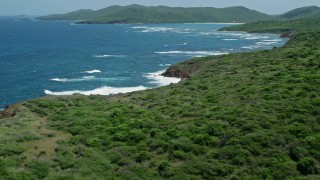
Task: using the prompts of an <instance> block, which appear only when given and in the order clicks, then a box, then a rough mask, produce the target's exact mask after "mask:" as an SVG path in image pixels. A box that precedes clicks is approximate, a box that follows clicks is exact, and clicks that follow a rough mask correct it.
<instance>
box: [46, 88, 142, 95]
mask: <svg viewBox="0 0 320 180" xmlns="http://www.w3.org/2000/svg"><path fill="white" fill-rule="evenodd" d="M146 89H148V88H147V87H144V86H137V87H121V88H116V87H109V86H103V87H100V88H97V89H93V90H88V91H82V90H73V91H60V92H53V91H50V90H45V91H44V93H45V94H47V95H54V96H61V95H73V94H83V95H112V94H119V93H128V92H133V91H142V90H146Z"/></svg>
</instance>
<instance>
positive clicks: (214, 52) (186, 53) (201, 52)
mask: <svg viewBox="0 0 320 180" xmlns="http://www.w3.org/2000/svg"><path fill="white" fill-rule="evenodd" d="M155 54H185V55H223V54H228V53H226V52H220V51H163V52H155Z"/></svg>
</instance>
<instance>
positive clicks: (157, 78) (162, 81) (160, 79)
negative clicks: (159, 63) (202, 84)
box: [143, 70, 181, 86]
mask: <svg viewBox="0 0 320 180" xmlns="http://www.w3.org/2000/svg"><path fill="white" fill-rule="evenodd" d="M165 71H166V70H161V71H157V72H153V73H146V74H144V75H143V77H145V78H147V79H149V80H151V81H150V82H149V83H151V84H156V85H157V86H167V85H170V84H175V83H178V82H180V81H181V78H175V77H165V76H162V74H163V73H164V72H165Z"/></svg>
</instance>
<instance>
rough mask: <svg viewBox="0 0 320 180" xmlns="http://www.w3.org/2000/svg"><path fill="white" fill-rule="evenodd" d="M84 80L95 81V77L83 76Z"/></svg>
mask: <svg viewBox="0 0 320 180" xmlns="http://www.w3.org/2000/svg"><path fill="white" fill-rule="evenodd" d="M82 78H83V79H93V78H95V76H83V77H82Z"/></svg>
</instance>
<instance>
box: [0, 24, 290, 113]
mask: <svg viewBox="0 0 320 180" xmlns="http://www.w3.org/2000/svg"><path fill="white" fill-rule="evenodd" d="M47 21H52V20H47ZM114 24H116V23H114ZM137 24H145V23H137ZM159 24H239V25H240V24H245V23H159ZM217 31H221V30H220V29H218V30H217ZM224 31H226V32H239V31H227V30H224ZM241 32H246V33H255V32H248V31H241ZM257 33H259V34H264V33H263V32H257ZM265 33H266V34H276V35H279V37H280V38H289V40H290V38H291V36H292V32H287V33H284V34H278V33H269V32H265ZM283 46H285V44H284V45H283ZM283 46H280V47H283ZM256 51H259V50H256ZM256 51H251V52H256ZM234 53H239V52H234ZM240 53H243V52H240ZM209 56H212V55H208V56H204V57H201V58H206V57H209ZM213 56H223V55H213ZM191 59H193V58H190V59H186V60H183V61H181V62H180V63H184V62H187V61H190V60H191ZM178 64H179V63H178ZM176 65H177V64H174V65H171V66H170V67H168V68H167V69H165V70H162V72H159V71H158V72H159V74H157V75H155V76H157V77H162V78H177V79H179V81H177V82H173V83H169V84H165V85H160V86H156V87H143V88H142V86H136V87H116V88H115V87H107V86H105V87H100V88H97V89H94V90H87V91H79V90H74V91H63V92H52V91H49V90H45V91H44V93H45V95H44V96H40V97H37V98H42V97H45V96H73V95H75V94H82V95H85V96H90V95H101V96H107V97H108V96H113V95H121V94H126V93H130V92H137V91H145V90H149V89H156V88H160V87H163V86H168V85H171V84H177V83H180V82H181V81H182V80H183V79H187V78H189V77H191V76H192V74H193V72H186V71H180V70H178V71H177V69H176ZM150 74H153V73H150ZM103 88H114V89H117V88H124V89H125V88H128V89H134V90H133V91H125V90H124V91H120V92H117V93H106V94H104V93H92V94H90V93H88V92H94V91H95V90H99V89H103ZM135 88H136V89H135ZM64 92H66V93H64ZM31 99H34V98H31ZM29 100H30V99H29ZM24 101H28V100H24ZM24 101H18V102H16V103H14V104H10V105H6V107H4V108H3V109H2V108H0V117H1V112H4V111H6V110H7V109H10V107H11V106H14V105H16V104H19V103H21V102H24ZM0 119H1V118H0Z"/></svg>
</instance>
